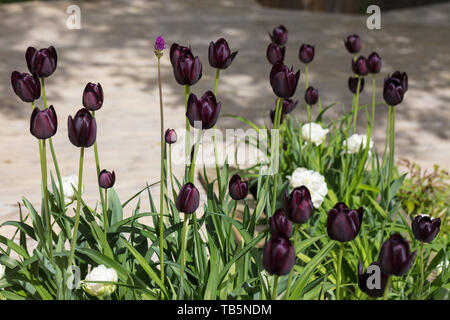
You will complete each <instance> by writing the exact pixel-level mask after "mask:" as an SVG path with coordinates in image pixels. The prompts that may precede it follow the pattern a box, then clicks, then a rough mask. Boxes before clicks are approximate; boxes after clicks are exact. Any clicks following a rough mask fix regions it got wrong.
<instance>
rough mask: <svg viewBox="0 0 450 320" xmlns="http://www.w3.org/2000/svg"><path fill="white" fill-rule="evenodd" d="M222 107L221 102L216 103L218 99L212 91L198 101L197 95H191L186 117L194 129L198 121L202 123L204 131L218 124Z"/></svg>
mask: <svg viewBox="0 0 450 320" xmlns="http://www.w3.org/2000/svg"><path fill="white" fill-rule="evenodd" d="M220 107H221V104H220V102H218V101H216V97H215V96H214V93H212V92H211V91H207V92H205V94H204V95H203V96H202V97H201V98H200V100H199V99H197V96H196V95H195V94H193V93H191V94H190V95H189V99H188V106H187V111H186V117H188V119H189V123H190V124H191V126H192V127H194V125H195V122H196V121H201V123H202V129H209V128H212V127H213V126H214V125H215V124H216V122H217V119H218V118H219V113H220Z"/></svg>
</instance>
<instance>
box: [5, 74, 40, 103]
mask: <svg viewBox="0 0 450 320" xmlns="http://www.w3.org/2000/svg"><path fill="white" fill-rule="evenodd" d="M11 85H12V87H13V90H14V93H15V94H16V95H17V96H18V97H19V98H20V99H22V101H23V102H33V101H34V100H36V99H39V97H40V96H41V83H40V82H39V78H38V77H37V76H36V75H30V74H28V73H20V72H17V71H14V72H13V73H12V74H11Z"/></svg>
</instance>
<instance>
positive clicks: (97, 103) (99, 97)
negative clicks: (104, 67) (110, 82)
mask: <svg viewBox="0 0 450 320" xmlns="http://www.w3.org/2000/svg"><path fill="white" fill-rule="evenodd" d="M102 105H103V89H102V85H101V84H100V83H97V84H95V83H92V82H89V83H88V84H87V85H86V87H85V88H84V91H83V106H84V107H85V108H86V109H88V110H90V111H96V110H98V109H100V108H101V107H102Z"/></svg>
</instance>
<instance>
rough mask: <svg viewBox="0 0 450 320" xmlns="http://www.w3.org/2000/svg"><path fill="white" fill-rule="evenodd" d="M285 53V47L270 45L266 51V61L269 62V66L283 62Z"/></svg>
mask: <svg viewBox="0 0 450 320" xmlns="http://www.w3.org/2000/svg"><path fill="white" fill-rule="evenodd" d="M285 53H286V47H280V46H279V45H277V44H275V43H270V44H269V46H268V47H267V51H266V56H267V60H269V62H270V63H271V64H274V63H276V62H279V61H280V62H283V61H284V55H285Z"/></svg>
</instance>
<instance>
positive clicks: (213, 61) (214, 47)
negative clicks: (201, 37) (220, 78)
mask: <svg viewBox="0 0 450 320" xmlns="http://www.w3.org/2000/svg"><path fill="white" fill-rule="evenodd" d="M236 55H237V51H235V52H233V53H231V50H230V47H229V46H228V42H227V40H225V39H224V38H220V39H219V40H217V41H216V42H215V43H214V42H212V41H211V43H210V44H209V52H208V59H209V64H210V65H211V67H213V68H218V69H226V68H228V67H229V66H230V64H231V62H233V60H234V57H236Z"/></svg>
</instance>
